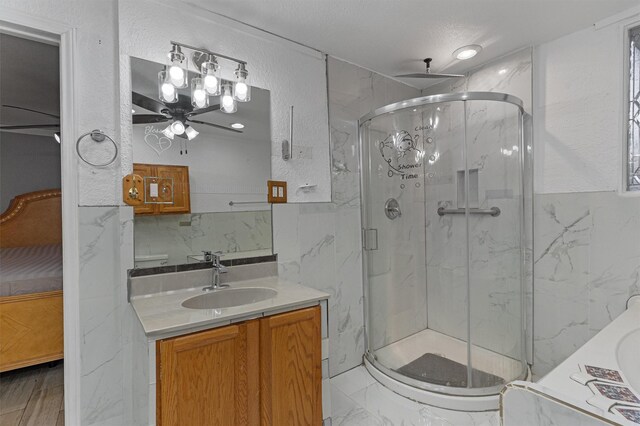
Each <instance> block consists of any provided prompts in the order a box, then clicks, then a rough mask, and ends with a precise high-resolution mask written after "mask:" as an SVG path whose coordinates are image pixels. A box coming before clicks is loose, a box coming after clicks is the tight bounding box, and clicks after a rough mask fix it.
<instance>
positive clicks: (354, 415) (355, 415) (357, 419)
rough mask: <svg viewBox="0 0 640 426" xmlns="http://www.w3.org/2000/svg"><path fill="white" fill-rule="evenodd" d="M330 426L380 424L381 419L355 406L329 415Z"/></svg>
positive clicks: (375, 425) (371, 425)
mask: <svg viewBox="0 0 640 426" xmlns="http://www.w3.org/2000/svg"><path fill="white" fill-rule="evenodd" d="M331 425H332V426H382V425H384V423H383V422H382V419H379V418H378V417H376V416H374V415H373V414H371V413H370V412H368V411H367V410H365V409H364V408H362V407H356V408H354V409H352V410H348V411H345V412H342V413H339V414H338V415H334V416H332V417H331Z"/></svg>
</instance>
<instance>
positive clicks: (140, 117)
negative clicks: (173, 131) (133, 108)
mask: <svg viewBox="0 0 640 426" xmlns="http://www.w3.org/2000/svg"><path fill="white" fill-rule="evenodd" d="M131 119H132V120H133V124H153V123H164V122H165V121H169V120H171V119H170V118H169V117H165V116H164V115H156V114H134V115H132V116H131Z"/></svg>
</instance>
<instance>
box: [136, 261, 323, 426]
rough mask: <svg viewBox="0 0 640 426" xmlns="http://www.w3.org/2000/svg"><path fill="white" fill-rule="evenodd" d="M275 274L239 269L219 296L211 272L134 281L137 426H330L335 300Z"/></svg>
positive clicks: (266, 266) (272, 267)
mask: <svg viewBox="0 0 640 426" xmlns="http://www.w3.org/2000/svg"><path fill="white" fill-rule="evenodd" d="M265 271H266V274H267V275H263V274H265ZM275 271H276V264H275V262H269V263H263V264H256V265H243V266H237V267H231V268H229V273H228V274H225V277H224V278H226V279H225V280H224V282H225V283H226V284H227V285H229V287H226V288H221V289H218V290H214V291H210V292H203V290H202V288H203V287H205V286H207V285H209V283H210V281H211V279H212V277H211V276H212V271H211V269H200V270H195V271H187V272H175V273H167V274H159V275H148V276H140V277H131V278H130V279H129V296H130V302H131V305H132V307H133V310H134V311H135V313H136V315H137V317H138V319H139V320H140V321H139V324H140V329H139V330H138V332H137V333H136V341H135V342H134V343H133V345H132V347H133V352H134V363H138V364H139V365H138V367H139V368H135V369H134V370H135V371H136V374H140V378H136V380H134V381H135V382H136V383H139V384H140V385H141V386H140V388H138V389H137V390H135V389H134V393H135V394H136V395H135V396H134V397H135V398H136V400H137V401H139V403H140V404H141V405H142V406H144V407H146V409H143V407H142V406H139V405H137V404H136V414H137V418H136V423H137V424H144V425H152V424H156V425H163V426H166V425H181V424H194V425H195V424H197V425H209V424H211V425H282V424H296V425H320V424H322V422H323V419H324V418H326V417H328V411H329V410H328V404H327V403H328V398H327V397H325V398H324V399H326V401H325V405H324V407H323V391H324V392H326V393H327V395H328V386H325V387H324V389H323V376H325V375H324V374H323V371H325V370H326V368H325V366H326V365H327V363H328V359H327V358H328V350H327V349H328V340H327V337H328V336H327V310H326V300H327V299H328V297H329V295H328V294H326V293H323V292H320V291H317V290H314V289H310V288H307V287H304V286H301V285H297V284H293V283H289V282H286V281H284V280H281V279H280V278H278V276H277V275H275ZM260 275H262V276H260ZM187 306H188V307H187ZM142 384H148V385H147V386H142Z"/></svg>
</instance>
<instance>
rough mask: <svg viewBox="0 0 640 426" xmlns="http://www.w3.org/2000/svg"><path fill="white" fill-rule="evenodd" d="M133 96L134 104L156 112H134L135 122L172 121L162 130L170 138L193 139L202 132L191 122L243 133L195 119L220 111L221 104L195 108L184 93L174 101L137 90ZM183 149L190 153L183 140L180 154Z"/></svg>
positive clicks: (133, 119) (154, 122)
mask: <svg viewBox="0 0 640 426" xmlns="http://www.w3.org/2000/svg"><path fill="white" fill-rule="evenodd" d="M131 97H132V103H133V105H134V106H138V107H140V108H142V109H145V110H147V111H152V112H155V114H133V115H132V121H133V124H157V123H167V122H170V124H169V125H168V126H167V127H166V128H165V129H164V130H162V133H163V134H164V135H165V136H166V137H168V138H169V139H173V138H174V137H175V136H178V137H180V138H183V139H186V140H192V139H194V138H195V137H196V136H198V134H199V133H200V132H198V131H197V130H196V129H194V128H193V126H191V124H189V123H196V124H202V125H205V126H210V127H215V128H217V129H222V130H226V131H229V132H233V133H242V131H241V130H237V129H233V128H231V127H225V126H220V125H218V124H214V123H207V122H205V121H200V120H194V119H193V118H192V117H197V116H199V115H201V114H205V113H207V112H211V111H218V110H220V104H215V105H210V106H208V107H206V108H198V109H195V107H194V106H193V104H192V102H191V98H190V97H188V96H186V95H183V94H178V100H177V102H174V103H163V102H160V101H157V100H155V99H152V98H149V97H147V96H144V95H142V94H140V93H137V92H131ZM183 149H184V151H185V154H186V153H188V151H187V148H186V146H185V147H184V148H183V147H182V142H181V148H180V154H182V151H183Z"/></svg>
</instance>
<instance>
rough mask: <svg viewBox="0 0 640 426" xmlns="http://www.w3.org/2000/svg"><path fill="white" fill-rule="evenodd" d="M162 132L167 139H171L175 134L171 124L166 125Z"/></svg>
mask: <svg viewBox="0 0 640 426" xmlns="http://www.w3.org/2000/svg"><path fill="white" fill-rule="evenodd" d="M162 134H163V135H165V136H166V137H168V138H169V139H171V140H173V137H174V136H175V134H174V133H173V132H172V131H171V124H170V125H168V126H167V127H166V128H165V129H164V130H163V131H162Z"/></svg>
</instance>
